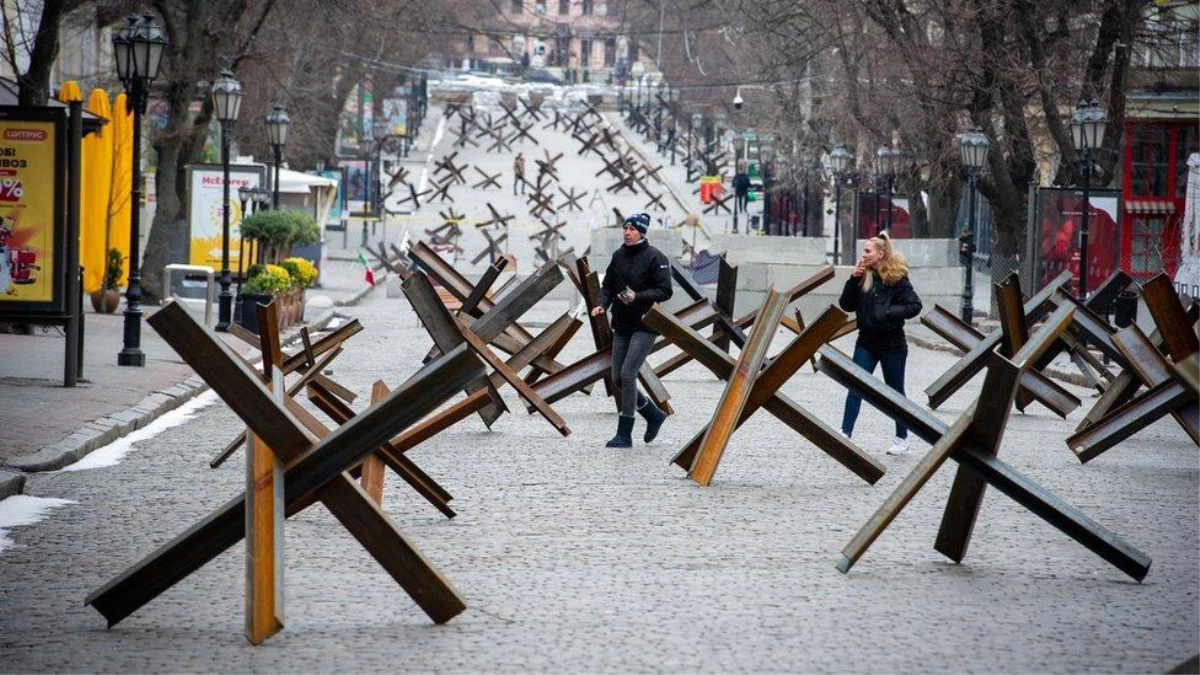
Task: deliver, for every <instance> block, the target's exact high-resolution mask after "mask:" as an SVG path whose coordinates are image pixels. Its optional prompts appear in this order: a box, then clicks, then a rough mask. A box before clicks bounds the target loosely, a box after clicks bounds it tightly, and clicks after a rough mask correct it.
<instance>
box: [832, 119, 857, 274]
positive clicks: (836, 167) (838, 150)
mask: <svg viewBox="0 0 1200 675" xmlns="http://www.w3.org/2000/svg"><path fill="white" fill-rule="evenodd" d="M853 163H854V155H852V154H851V153H850V151H849V150H847V149H846V146H845V145H842V144H841V143H838V144H837V147H835V148H834V149H833V152H830V153H829V168H830V170H831V171H832V173H833V190H834V198H833V264H834V265H840V264H842V249H841V243H840V241H839V233H840V232H841V231H842V217H841V216H842V177H843V175H845V172H846V169H848V168H850V165H851V164H853Z"/></svg>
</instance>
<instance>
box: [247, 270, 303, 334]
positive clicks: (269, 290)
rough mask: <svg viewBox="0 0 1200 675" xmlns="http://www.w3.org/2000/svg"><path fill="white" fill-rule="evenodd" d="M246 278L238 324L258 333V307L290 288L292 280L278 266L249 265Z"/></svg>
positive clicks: (285, 271)
mask: <svg viewBox="0 0 1200 675" xmlns="http://www.w3.org/2000/svg"><path fill="white" fill-rule="evenodd" d="M247 275H248V278H247V279H246V283H245V284H243V285H242V294H241V301H242V311H241V314H240V315H239V317H238V324H240V325H241V326H242V327H243V328H245V329H246V330H248V331H250V332H251V333H255V334H257V333H258V328H259V327H258V305H266V304H270V302H271V300H273V299H274V298H275V297H276V296H278V295H280V294H282V293H286V292H288V291H289V290H291V288H292V278H291V277H290V276H289V275H288V273H287V270H286V269H284V268H282V267H280V266H279V265H251V266H250V269H249V270H248V271H247Z"/></svg>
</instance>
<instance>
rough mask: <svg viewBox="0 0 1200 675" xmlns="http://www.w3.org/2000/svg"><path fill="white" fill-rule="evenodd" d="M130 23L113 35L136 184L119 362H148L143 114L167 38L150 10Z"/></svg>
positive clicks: (130, 216)
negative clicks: (143, 268) (129, 117)
mask: <svg viewBox="0 0 1200 675" xmlns="http://www.w3.org/2000/svg"><path fill="white" fill-rule="evenodd" d="M127 21H128V24H127V25H126V26H125V27H124V28H122V29H121V30H120V31H117V33H115V34H114V35H113V39H112V44H113V55H114V56H115V58H116V62H117V76H118V77H120V78H121V84H122V85H124V87H125V92H126V94H128V97H127V98H126V102H127V103H126V112H132V113H133V187H132V189H131V190H130V202H131V203H132V204H133V208H132V209H130V213H129V286H128V288H127V289H126V290H125V319H124V320H125V325H124V344H123V347H122V349H121V351H120V353H118V354H117V365H121V366H145V365H146V354H145V353H144V352H143V351H142V276H141V251H140V250H139V249H140V247H141V232H140V229H141V212H142V115H144V114H146V102H147V99H148V98H149V95H150V85H151V83H153V82H154V80H155V78H157V77H158V69H159V66H161V65H162V55H163V52H164V51H165V50H166V47H167V39H166V38H165V37H163V34H162V31H160V30H159V28H158V25H157V24H155V23H154V17H153V16H152V15H150V14H146V15H145V16H143V17H141V18H139V17H137V16H130V17H129V18H128V19H127Z"/></svg>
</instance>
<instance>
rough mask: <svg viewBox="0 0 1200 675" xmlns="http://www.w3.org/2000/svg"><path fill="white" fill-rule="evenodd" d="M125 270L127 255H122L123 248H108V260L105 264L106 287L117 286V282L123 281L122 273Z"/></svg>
mask: <svg viewBox="0 0 1200 675" xmlns="http://www.w3.org/2000/svg"><path fill="white" fill-rule="evenodd" d="M124 272H125V256H123V255H121V249H119V248H110V249H108V261H107V264H106V265H105V266H104V287H105V288H116V287H117V282H119V281H121V275H122V274H123V273H124Z"/></svg>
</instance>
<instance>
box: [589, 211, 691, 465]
mask: <svg viewBox="0 0 1200 675" xmlns="http://www.w3.org/2000/svg"><path fill="white" fill-rule="evenodd" d="M649 227H650V215H649V214H646V213H637V214H634V215H632V216H629V217H628V218H626V219H625V223H624V224H623V225H622V226H621V228H622V231H623V234H624V238H625V241H624V244H623V245H622V246H621V248H619V249H617V250H616V251H615V252H613V256H612V261H611V262H609V263H608V270H607V271H605V273H604V283H603V284H601V286H600V295H599V297H598V298H597V300H598V304H597V305H596V306H595V307H593V308H592V316H599V315H601V314H603V313H604V312H605V310H607V309H608V308H610V307H611V308H612V328H613V345H612V379H613V383H614V384H615V385H617V387H619V391H620V402H621V414H620V417H618V418H617V435H616V436H614V437H613V438H612V440H610V441H609V442H608V443H607V444H606V445H607V447H610V448H629V447H633V421H634V418H633V413H634V410H635V409H636V410H637V412H638V413H639V414H641V416H642V417H644V418H645V419H646V433H645V435H644V436H643V437H642V440H644V441H645V442H647V443H649V442H650V441H652V440H654V437H655V436H657V435H658V430H659V427H661V426H662V423H663V421H664V420H665V419H666V418H667V414H666V413H665V412H663V411H662V410H659V409H658V407H657V406H655V405H654V404H653V403H652V402H651V401H650V399H649V398H647V397H646V396H645V395H644V394H642V392H640V391H638V389H637V373H638V370H639V369H640V368H641V367H642V364H643V363H645V361H646V357H647V356H649V355H650V348H651V347H652V346H654V339H655V338H656V337H657V336H658V334H657V333H655V332H654V331H653V330H651V329H650V328H649V327H647V326H646V324H645V323H643V322H642V317H643V316H644V315H645V314H646V312H648V311H650V307H652V306H653V305H654V303H656V302H665V301H666V300H667V299H669V298H670V297H671V293H672V289H671V264H670V262H668V261H667V256H665V255H663V253H662V251H659V250H658V249H656V248H654V247H653V246H651V245H650V242H648V241H646V230H647V229H648V228H649Z"/></svg>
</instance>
